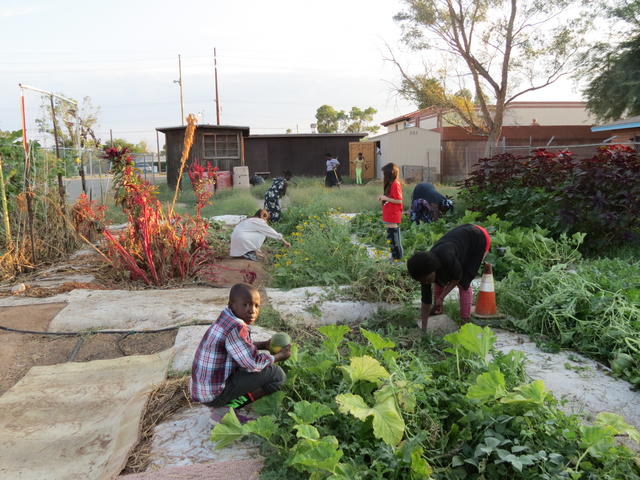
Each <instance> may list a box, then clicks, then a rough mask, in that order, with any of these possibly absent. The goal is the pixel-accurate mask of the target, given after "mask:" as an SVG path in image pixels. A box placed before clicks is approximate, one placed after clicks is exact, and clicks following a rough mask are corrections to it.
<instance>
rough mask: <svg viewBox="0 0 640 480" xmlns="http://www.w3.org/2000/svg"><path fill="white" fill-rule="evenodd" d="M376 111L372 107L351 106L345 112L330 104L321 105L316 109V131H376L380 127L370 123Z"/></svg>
mask: <svg viewBox="0 0 640 480" xmlns="http://www.w3.org/2000/svg"><path fill="white" fill-rule="evenodd" d="M377 112H378V111H377V110H376V109H375V108H373V107H367V108H365V109H361V108H358V107H351V110H350V111H349V113H347V112H345V111H344V110H336V109H335V108H333V107H332V106H331V105H322V106H321V107H319V108H318V109H317V110H316V122H317V125H318V133H355V132H370V133H376V132H377V131H378V130H379V129H380V127H379V126H377V125H372V124H371V123H372V122H373V116H374V115H375V114H376V113H377Z"/></svg>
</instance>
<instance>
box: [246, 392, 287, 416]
mask: <svg viewBox="0 0 640 480" xmlns="http://www.w3.org/2000/svg"><path fill="white" fill-rule="evenodd" d="M283 399H284V392H275V393H272V394H271V395H265V396H264V397H262V398H259V399H258V400H256V401H255V402H254V403H252V404H251V410H253V411H254V412H256V413H257V414H258V415H275V414H276V413H278V412H279V411H280V410H281V408H282V407H281V405H282V400H283Z"/></svg>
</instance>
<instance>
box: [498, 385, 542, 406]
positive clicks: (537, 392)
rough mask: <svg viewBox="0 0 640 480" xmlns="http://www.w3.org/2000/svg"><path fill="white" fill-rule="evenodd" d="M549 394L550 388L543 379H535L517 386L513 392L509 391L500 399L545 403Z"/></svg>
mask: <svg viewBox="0 0 640 480" xmlns="http://www.w3.org/2000/svg"><path fill="white" fill-rule="evenodd" d="M548 396H549V392H548V390H547V389H546V388H545V386H544V382H543V381H542V380H535V381H533V382H531V383H527V384H526V385H520V386H519V387H516V388H515V389H514V391H513V392H511V393H508V394H507V395H505V396H504V397H502V398H501V399H500V401H501V402H502V403H515V404H530V405H532V404H533V405H544V401H545V400H546V399H547V397H548Z"/></svg>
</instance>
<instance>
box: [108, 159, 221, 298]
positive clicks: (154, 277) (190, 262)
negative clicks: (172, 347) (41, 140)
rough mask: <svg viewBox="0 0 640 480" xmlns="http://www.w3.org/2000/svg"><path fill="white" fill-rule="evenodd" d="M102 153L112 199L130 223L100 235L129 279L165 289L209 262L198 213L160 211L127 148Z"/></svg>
mask: <svg viewBox="0 0 640 480" xmlns="http://www.w3.org/2000/svg"><path fill="white" fill-rule="evenodd" d="M105 154H107V155H109V158H110V159H111V160H112V171H113V172H114V175H117V182H118V183H117V187H118V188H119V189H120V191H121V193H122V194H121V195H119V196H118V197H117V198H116V200H117V201H118V203H119V204H120V205H121V206H122V209H123V210H124V212H125V213H126V214H127V216H128V219H129V222H128V226H127V228H126V229H125V230H124V231H123V232H122V233H120V234H119V235H117V236H116V235H114V234H112V233H111V232H109V231H107V230H105V231H104V236H105V238H106V239H107V244H108V253H107V255H108V256H109V258H110V259H112V260H113V261H114V262H115V263H116V264H117V265H120V266H122V267H123V268H125V269H126V270H128V271H129V273H130V277H131V279H132V280H141V281H143V282H144V283H146V284H147V285H165V284H167V283H168V282H169V281H171V280H174V279H175V280H184V279H186V278H188V277H192V276H194V275H195V274H196V273H198V271H199V270H200V269H201V268H202V266H203V265H204V264H206V263H207V261H208V260H209V257H210V255H209V246H208V244H207V232H208V228H209V222H208V221H206V220H204V219H202V218H201V217H200V214H199V210H198V214H197V215H196V216H195V217H190V216H186V215H185V216H181V215H179V214H177V213H176V212H175V211H173V210H172V209H170V208H168V209H167V210H166V211H165V209H163V207H162V205H161V204H160V202H159V201H158V199H157V196H156V194H157V192H156V188H155V187H154V186H153V185H151V184H150V183H149V182H146V181H144V180H143V179H142V178H141V176H140V174H139V173H138V171H137V169H136V168H135V167H134V166H133V162H132V161H130V156H129V155H128V152H127V151H126V149H107V152H105Z"/></svg>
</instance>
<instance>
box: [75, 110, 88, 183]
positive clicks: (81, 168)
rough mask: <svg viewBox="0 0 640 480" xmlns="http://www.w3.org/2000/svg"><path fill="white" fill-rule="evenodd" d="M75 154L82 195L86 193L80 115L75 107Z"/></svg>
mask: <svg viewBox="0 0 640 480" xmlns="http://www.w3.org/2000/svg"><path fill="white" fill-rule="evenodd" d="M76 148H77V150H76V153H77V155H78V156H77V157H76V158H77V162H78V173H79V174H80V180H81V182H82V193H84V194H85V195H86V193H87V180H86V179H85V176H84V164H83V163H82V149H81V146H80V113H79V109H78V106H76Z"/></svg>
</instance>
